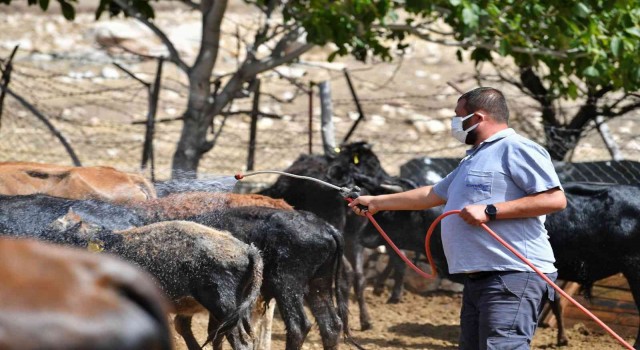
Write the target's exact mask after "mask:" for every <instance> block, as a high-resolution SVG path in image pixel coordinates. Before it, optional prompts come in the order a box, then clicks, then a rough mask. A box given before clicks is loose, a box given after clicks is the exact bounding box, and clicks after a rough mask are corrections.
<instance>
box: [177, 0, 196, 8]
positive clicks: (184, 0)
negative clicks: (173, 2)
mask: <svg viewBox="0 0 640 350" xmlns="http://www.w3.org/2000/svg"><path fill="white" fill-rule="evenodd" d="M180 2H182V3H183V4H185V5H187V6H189V8H191V9H192V10H199V9H200V4H198V3H196V2H193V1H191V0H180Z"/></svg>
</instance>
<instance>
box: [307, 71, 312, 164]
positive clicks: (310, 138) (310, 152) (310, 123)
mask: <svg viewBox="0 0 640 350" xmlns="http://www.w3.org/2000/svg"><path fill="white" fill-rule="evenodd" d="M307 94H308V95H309V128H308V129H309V137H308V139H309V154H313V82H312V81H310V82H309V91H308V92H307Z"/></svg>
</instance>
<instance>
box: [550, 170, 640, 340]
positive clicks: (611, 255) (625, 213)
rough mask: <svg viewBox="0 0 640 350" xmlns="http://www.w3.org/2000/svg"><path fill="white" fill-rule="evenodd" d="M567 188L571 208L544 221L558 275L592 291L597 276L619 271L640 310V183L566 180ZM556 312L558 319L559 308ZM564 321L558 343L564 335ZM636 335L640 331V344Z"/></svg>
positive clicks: (585, 289)
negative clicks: (572, 181)
mask: <svg viewBox="0 0 640 350" xmlns="http://www.w3.org/2000/svg"><path fill="white" fill-rule="evenodd" d="M563 187H564V190H565V194H566V197H567V208H566V209H565V210H563V211H560V212H558V213H554V214H551V215H548V216H547V220H546V222H545V227H546V228H547V231H548V232H549V241H550V242H551V246H552V248H553V252H554V254H555V257H556V263H555V265H556V267H557V268H558V278H559V279H562V280H566V281H573V282H578V283H580V284H581V285H582V288H583V289H584V291H585V293H586V294H587V295H589V293H590V289H591V287H592V285H593V283H594V282H595V281H597V280H600V279H603V278H606V277H608V276H612V275H614V274H616V273H619V272H621V273H622V274H623V275H624V277H625V278H626V279H627V281H628V282H629V287H630V289H631V293H632V295H633V299H634V301H635V303H636V307H637V308H638V309H639V310H640V250H639V249H638V247H640V202H639V199H640V186H637V185H636V186H633V185H602V184H590V183H567V184H564V185H563ZM559 305H560V304H559V303H558V305H556V306H559ZM554 314H556V317H557V319H558V320H560V317H558V316H559V315H561V310H558V311H556V310H554ZM560 325H561V324H559V331H562V332H561V334H559V335H558V337H559V339H558V340H559V342H561V341H562V339H563V338H564V339H566V337H564V329H560ZM638 339H640V331H639V333H638V335H637V337H636V342H635V344H634V346H635V348H636V349H638V348H640V343H639V341H638Z"/></svg>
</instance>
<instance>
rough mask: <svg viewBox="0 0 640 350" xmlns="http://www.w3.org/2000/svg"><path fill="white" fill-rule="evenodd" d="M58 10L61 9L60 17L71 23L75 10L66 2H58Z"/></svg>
mask: <svg viewBox="0 0 640 350" xmlns="http://www.w3.org/2000/svg"><path fill="white" fill-rule="evenodd" d="M60 8H61V9H62V15H63V16H64V18H66V19H67V20H69V21H73V20H74V18H76V9H75V8H73V6H71V4H69V3H68V2H66V1H64V0H60Z"/></svg>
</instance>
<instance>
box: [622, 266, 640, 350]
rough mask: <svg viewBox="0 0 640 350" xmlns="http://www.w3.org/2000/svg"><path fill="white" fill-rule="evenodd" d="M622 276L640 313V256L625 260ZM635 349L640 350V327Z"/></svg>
mask: <svg viewBox="0 0 640 350" xmlns="http://www.w3.org/2000/svg"><path fill="white" fill-rule="evenodd" d="M622 274H623V275H624V277H625V278H626V279H627V282H629V288H630V289H631V295H633V300H634V301H635V302H636V309H637V310H638V311H640V256H634V257H627V258H625V259H624V263H623V268H622ZM633 347H634V348H636V349H640V327H639V328H638V334H636V341H635V343H634V344H633Z"/></svg>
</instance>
